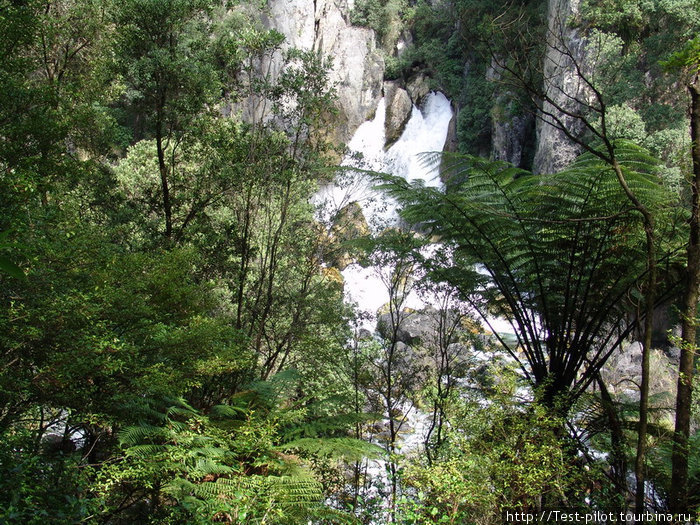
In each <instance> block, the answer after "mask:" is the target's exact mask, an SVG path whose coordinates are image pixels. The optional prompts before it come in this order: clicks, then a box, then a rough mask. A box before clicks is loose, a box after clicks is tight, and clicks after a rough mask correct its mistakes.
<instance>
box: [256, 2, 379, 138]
mask: <svg viewBox="0 0 700 525" xmlns="http://www.w3.org/2000/svg"><path fill="white" fill-rule="evenodd" d="M351 7H352V3H351V2H350V1H349V0H269V2H268V6H267V9H266V11H265V12H264V13H263V14H262V15H261V18H262V21H263V23H264V24H265V25H266V27H269V28H271V29H276V30H277V31H279V32H280V33H282V34H283V35H284V36H285V39H286V40H285V43H284V46H283V50H286V49H289V48H292V47H295V48H298V49H302V50H306V51H309V50H314V51H316V52H318V53H319V54H320V55H321V56H322V57H325V58H330V59H331V60H332V70H331V74H330V79H331V82H332V83H333V84H334V85H335V88H336V91H337V95H338V106H339V110H340V115H339V116H338V118H337V124H336V127H335V129H333V130H329V137H328V138H329V139H331V140H333V141H335V142H338V143H343V142H347V141H348V140H349V139H350V138H351V137H352V135H353V133H354V132H355V130H356V129H357V128H358V127H359V125H360V124H362V123H363V122H364V121H365V120H367V119H368V118H370V117H371V116H372V113H373V112H374V110H375V109H376V107H377V104H378V102H379V99H380V98H381V96H382V80H383V76H384V60H383V59H382V57H381V56H380V55H379V53H378V52H377V49H376V43H375V38H374V32H373V31H372V30H370V29H366V28H361V27H353V26H351V25H350V22H349V20H348V16H349V12H350V8H351ZM264 67H269V71H270V72H271V74H272V76H273V78H274V76H275V75H278V74H279V73H280V69H281V67H282V55H281V54H279V53H278V54H277V55H276V56H274V57H272V59H271V61H270V63H269V64H265V65H264ZM249 113H250V111H249ZM244 114H245V111H244Z"/></svg>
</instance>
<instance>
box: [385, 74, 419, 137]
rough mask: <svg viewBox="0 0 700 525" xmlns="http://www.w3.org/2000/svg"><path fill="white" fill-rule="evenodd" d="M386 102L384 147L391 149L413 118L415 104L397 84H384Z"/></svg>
mask: <svg viewBox="0 0 700 525" xmlns="http://www.w3.org/2000/svg"><path fill="white" fill-rule="evenodd" d="M384 100H385V103H386V120H385V121H384V128H385V131H386V142H385V144H384V147H386V148H388V147H390V146H391V145H392V144H393V143H394V142H396V141H397V140H398V139H399V138H400V137H401V133H403V130H404V128H405V127H406V123H407V122H408V120H409V119H410V118H411V110H412V109H413V104H412V103H411V97H409V96H408V93H407V92H406V90H405V89H403V88H401V87H399V84H398V83H397V82H384Z"/></svg>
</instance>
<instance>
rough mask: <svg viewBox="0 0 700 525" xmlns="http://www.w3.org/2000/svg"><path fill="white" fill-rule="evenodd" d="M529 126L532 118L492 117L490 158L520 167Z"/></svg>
mask: <svg viewBox="0 0 700 525" xmlns="http://www.w3.org/2000/svg"><path fill="white" fill-rule="evenodd" d="M531 125H532V118H531V117H530V116H528V115H515V116H512V117H510V118H503V117H499V116H498V115H492V121H491V157H492V158H493V159H494V160H504V161H506V162H510V163H511V164H513V165H515V166H520V164H521V161H522V159H523V146H524V144H525V141H526V140H527V135H528V130H529V129H531Z"/></svg>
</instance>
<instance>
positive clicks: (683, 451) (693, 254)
mask: <svg viewBox="0 0 700 525" xmlns="http://www.w3.org/2000/svg"><path fill="white" fill-rule="evenodd" d="M688 90H689V91H690V101H691V103H690V135H691V138H692V142H693V150H692V158H693V177H692V179H691V184H690V187H691V190H692V199H693V203H692V211H691V215H690V233H689V238H688V263H687V264H688V266H687V270H686V272H687V275H686V287H685V292H684V297H683V319H682V325H681V356H680V363H679V365H678V392H677V394H676V428H675V433H674V436H673V455H672V456H671V493H670V499H669V506H670V508H671V510H672V511H673V512H686V511H687V510H688V438H689V436H690V409H691V402H692V397H693V370H694V357H695V350H696V345H695V334H696V328H697V326H696V311H697V305H698V286H700V202H699V201H700V199H699V198H698V192H699V191H700V80H699V79H698V76H697V75H696V76H695V78H694V79H693V82H692V83H691V84H690V85H689V86H688Z"/></svg>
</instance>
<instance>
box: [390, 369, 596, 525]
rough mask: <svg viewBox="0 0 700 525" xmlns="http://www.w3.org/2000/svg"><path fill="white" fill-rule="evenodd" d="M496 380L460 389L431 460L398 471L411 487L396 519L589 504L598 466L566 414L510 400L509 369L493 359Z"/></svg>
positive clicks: (485, 520) (464, 517)
mask: <svg viewBox="0 0 700 525" xmlns="http://www.w3.org/2000/svg"><path fill="white" fill-rule="evenodd" d="M491 373H492V374H494V376H495V378H496V383H497V384H498V387H497V388H496V389H494V390H492V391H491V395H489V396H487V397H486V398H485V399H483V398H481V396H480V395H478V394H466V393H464V392H462V393H461V394H462V395H461V396H460V398H461V400H460V401H457V402H455V403H454V404H452V405H451V406H450V421H451V428H450V431H449V436H448V438H447V442H446V443H447V444H446V446H444V447H442V448H441V449H440V451H439V452H440V453H439V454H438V455H437V456H436V457H435V458H434V459H433V461H432V463H429V464H428V463H424V462H420V461H414V462H412V463H411V464H409V466H408V467H407V468H406V469H405V470H404V472H403V479H404V481H405V483H406V485H407V487H410V488H411V489H412V490H410V491H406V493H405V494H404V496H403V497H402V499H401V501H400V513H399V515H400V521H399V522H400V523H406V524H409V523H411V524H412V523H416V524H417V523H442V524H448V523H449V524H458V523H459V524H470V525H471V524H474V525H487V524H489V525H490V524H494V525H495V524H498V523H502V520H503V518H502V516H503V512H505V511H511V512H512V511H514V510H518V511H523V510H525V511H527V510H533V509H536V508H539V507H540V506H554V507H557V506H558V505H561V504H562V503H563V502H566V505H567V506H568V507H576V506H578V505H580V506H581V507H582V508H587V505H588V503H586V502H584V497H585V495H586V494H587V493H588V490H589V489H590V487H591V486H593V485H594V484H595V483H597V482H599V481H600V480H601V479H602V473H601V472H599V471H598V468H597V467H596V466H594V468H593V469H592V470H586V469H584V468H583V465H582V464H581V462H580V459H579V458H577V457H576V453H575V451H574V449H573V448H572V447H571V443H569V442H567V440H566V439H562V434H563V424H564V421H562V420H558V419H557V418H556V417H554V416H553V415H552V413H551V411H550V410H549V409H547V408H545V407H543V406H540V405H536V404H530V405H528V404H525V406H523V404H522V403H515V402H514V401H513V397H512V394H513V389H514V388H515V387H517V386H518V380H517V378H516V376H514V375H512V371H510V372H509V371H505V372H503V371H502V372H498V371H497V370H496V369H495V368H494V367H491Z"/></svg>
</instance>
